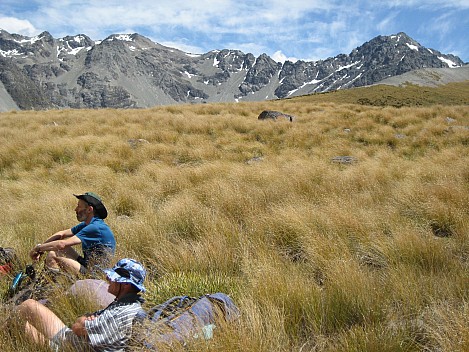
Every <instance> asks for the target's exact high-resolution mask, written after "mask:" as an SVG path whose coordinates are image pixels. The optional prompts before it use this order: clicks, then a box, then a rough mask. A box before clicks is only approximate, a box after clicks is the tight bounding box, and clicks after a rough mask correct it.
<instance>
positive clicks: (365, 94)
mask: <svg viewBox="0 0 469 352" xmlns="http://www.w3.org/2000/svg"><path fill="white" fill-rule="evenodd" d="M293 99H294V100H295V101H299V102H305V101H307V102H317V103H324V102H330V103H339V104H360V105H371V106H381V107H385V106H394V107H403V106H432V105H435V104H442V105H468V104H469V81H465V82H455V83H449V84H446V85H442V86H438V87H420V86H417V85H414V84H410V83H408V84H404V85H403V86H401V87H396V86H391V85H384V84H381V85H376V86H369V87H363V88H353V89H346V90H339V91H334V92H329V93H318V94H312V95H307V96H303V97H298V98H293Z"/></svg>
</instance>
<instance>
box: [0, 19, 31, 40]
mask: <svg viewBox="0 0 469 352" xmlns="http://www.w3.org/2000/svg"><path fill="white" fill-rule="evenodd" d="M0 28H2V29H4V30H6V31H7V32H9V33H16V34H21V35H25V36H28V37H32V36H35V35H36V34H38V33H39V32H40V31H39V30H38V29H36V28H35V27H34V26H33V25H32V24H31V22H29V21H28V20H20V19H18V18H15V17H0Z"/></svg>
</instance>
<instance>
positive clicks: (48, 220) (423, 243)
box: [0, 87, 469, 351]
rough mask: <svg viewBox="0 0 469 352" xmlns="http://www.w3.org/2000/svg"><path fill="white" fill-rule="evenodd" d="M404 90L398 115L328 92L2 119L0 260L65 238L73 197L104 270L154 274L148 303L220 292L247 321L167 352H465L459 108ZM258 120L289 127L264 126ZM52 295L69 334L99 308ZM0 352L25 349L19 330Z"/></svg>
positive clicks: (464, 126)
mask: <svg viewBox="0 0 469 352" xmlns="http://www.w3.org/2000/svg"><path fill="white" fill-rule="evenodd" d="M380 89H384V92H388V93H389V92H391V93H389V94H388V95H389V96H393V97H394V98H392V99H391V98H389V97H388V98H386V99H388V100H389V99H390V101H391V100H392V101H393V102H394V103H393V104H391V105H396V104H397V102H398V100H396V99H397V98H396V99H395V97H397V96H398V95H395V96H394V95H393V94H397V93H396V92H398V91H397V90H394V89H393V88H392V89H391V88H390V89H391V90H388V88H380ZM354 92H355V93H356V91H354ZM406 92H409V94H410V95H409V96H408V100H402V104H401V105H403V107H401V108H396V107H390V106H389V104H388V106H384V105H386V104H384V102H385V100H386V99H384V100H383V99H381V98H380V99H381V100H380V99H378V96H376V97H373V96H362V98H367V99H369V101H370V102H371V103H372V104H371V105H369V104H368V103H366V102H365V101H364V100H362V101H361V103H360V102H358V101H357V99H359V98H360V95H357V96H355V97H353V96H352V97H350V96H349V97H348V98H345V95H344V93H341V92H337V94H336V93H327V94H318V95H313V96H310V97H301V98H297V99H287V100H283V101H275V102H261V103H239V104H204V105H190V106H185V105H177V106H166V107H154V108H151V109H145V110H63V111H42V112H38V111H36V112H33V111H18V112H10V113H2V114H0V185H1V188H2V192H1V193H0V203H1V204H2V215H3V217H2V221H0V238H1V243H0V246H3V247H14V248H15V249H16V251H17V253H18V256H19V258H20V261H21V265H25V264H27V263H28V261H29V258H28V252H29V250H30V248H31V247H32V246H33V245H34V244H35V243H38V242H41V241H42V240H44V239H45V238H47V237H48V236H50V235H51V234H53V233H54V232H55V231H58V230H61V229H64V228H69V227H71V226H73V225H75V224H76V218H75V214H74V211H73V210H74V208H75V206H76V199H75V198H74V197H73V195H72V194H73V193H82V192H86V191H94V192H96V193H98V194H100V195H101V196H102V197H103V200H104V203H105V204H106V206H107V208H108V210H109V217H108V219H107V220H106V221H107V222H108V223H109V225H110V226H111V228H112V229H113V231H114V233H115V235H116V239H117V243H118V246H117V253H116V258H115V259H118V258H121V257H135V258H136V259H139V260H141V261H142V262H143V263H144V264H145V266H146V267H147V268H148V271H149V277H148V280H147V283H146V285H147V287H148V292H147V294H146V299H147V305H149V306H150V305H152V304H157V303H161V302H163V301H165V300H166V299H168V298H170V297H172V296H175V295H184V294H187V295H190V296H198V295H202V294H205V293H211V292H217V291H220V292H226V293H228V294H230V295H231V297H232V298H233V299H234V300H235V302H236V303H237V305H238V306H239V308H240V310H241V313H242V314H241V317H240V319H239V320H238V321H237V322H236V323H234V324H231V325H227V326H224V327H220V328H219V329H217V330H215V338H214V339H212V340H209V341H200V340H196V341H192V342H190V343H189V344H188V345H187V346H184V347H183V346H173V347H172V348H170V349H169V350H172V351H179V350H181V351H182V350H185V351H187V350H189V351H215V350H217V351H219V350H224V351H422V350H425V351H465V350H467V348H468V343H469V342H468V341H469V333H468V331H469V330H468V326H467V312H468V298H469V297H468V292H469V281H468V279H467V278H468V273H469V265H468V263H469V232H468V228H467V224H468V223H469V210H468V204H469V166H468V165H469V163H468V161H469V160H468V158H469V156H468V155H469V154H468V152H467V148H468V145H469V108H468V107H467V105H459V106H458V105H426V104H422V106H420V107H411V106H404V105H408V103H409V102H410V101H411V100H412V99H417V96H418V94H417V93H416V92H414V87H408V88H406ZM413 92H414V93H413ZM432 92H433V90H431V89H428V92H427V91H426V94H433V93H432ZM355 93H353V94H355ZM383 94H384V93H383ZM381 96H383V95H381ZM384 96H386V95H384ZM420 96H421V94H420ZM327 97H331V100H329V101H327V100H326V98H327ZM335 97H339V98H340V99H339V98H337V99H339V100H342V101H334V99H336V98H335ZM433 98H434V99H436V98H435V96H433ZM321 99H324V100H323V101H321ZM458 99H459V98H458ZM365 103H366V104H365ZM378 103H379V104H378ZM381 103H383V104H384V105H383V106H381V105H382V104H381ZM411 105H412V104H411ZM265 109H271V110H278V111H282V112H285V113H287V114H291V115H294V116H295V117H296V119H295V120H294V121H293V122H289V121H282V120H276V121H259V120H257V116H258V115H259V113H260V112H261V111H262V110H265ZM0 280H2V281H1V282H0V287H1V288H2V290H3V291H6V289H7V287H8V280H9V278H5V277H3V278H1V279H0ZM57 296H60V297H62V298H61V299H56V300H54V302H53V304H52V307H53V309H54V310H55V311H56V312H58V313H59V315H61V316H62V317H64V319H66V320H67V322H70V321H71V320H72V319H73V318H74V317H75V316H77V315H79V314H82V313H85V312H87V311H90V310H92V309H93V308H94V307H93V303H92V302H79V301H71V300H70V299H69V298H68V297H67V295H62V294H60V293H57ZM1 309H2V312H3V313H4V314H2V316H5V317H13V316H14V313H12V312H11V311H10V310H7V308H6V307H5V306H3V305H2V306H1ZM12 324H13V323H12ZM0 341H1V343H2V346H4V348H3V350H5V351H27V350H31V349H32V348H34V347H32V346H33V345H32V343H31V342H30V341H28V340H27V339H26V337H25V335H24V334H23V333H22V331H21V329H20V328H18V329H16V330H15V332H14V334H12V333H11V332H8V331H7V330H2V331H0ZM36 350H38V351H41V349H40V348H37V349H36Z"/></svg>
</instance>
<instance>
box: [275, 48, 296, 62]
mask: <svg viewBox="0 0 469 352" xmlns="http://www.w3.org/2000/svg"><path fill="white" fill-rule="evenodd" d="M271 58H272V59H273V60H274V61H277V62H281V63H282V64H283V63H284V62H285V61H287V60H288V61H291V62H297V61H298V59H297V58H294V57H287V56H286V55H285V54H284V53H282V51H281V50H277V51H276V52H275V53H273V54H272V55H271Z"/></svg>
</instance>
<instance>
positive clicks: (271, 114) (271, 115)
mask: <svg viewBox="0 0 469 352" xmlns="http://www.w3.org/2000/svg"><path fill="white" fill-rule="evenodd" d="M279 118H281V119H286V120H287V121H290V122H293V121H294V120H295V117H294V116H292V115H288V114H284V113H283V112H280V111H273V110H264V111H262V112H261V113H260V114H259V116H258V117H257V119H258V120H277V119H279Z"/></svg>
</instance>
